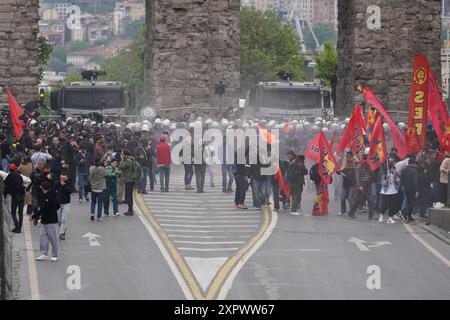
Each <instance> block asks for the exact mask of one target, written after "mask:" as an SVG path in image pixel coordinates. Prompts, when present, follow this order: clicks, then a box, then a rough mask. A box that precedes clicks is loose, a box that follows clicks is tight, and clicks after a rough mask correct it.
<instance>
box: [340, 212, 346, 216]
mask: <svg viewBox="0 0 450 320" xmlns="http://www.w3.org/2000/svg"><path fill="white" fill-rule="evenodd" d="M344 214H347V212H341V211H339V212H338V215H340V216H343V215H344Z"/></svg>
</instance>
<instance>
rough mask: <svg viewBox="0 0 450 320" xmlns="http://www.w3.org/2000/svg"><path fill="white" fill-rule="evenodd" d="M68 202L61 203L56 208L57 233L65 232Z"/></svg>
mask: <svg viewBox="0 0 450 320" xmlns="http://www.w3.org/2000/svg"><path fill="white" fill-rule="evenodd" d="M69 212H70V203H66V204H62V205H61V208H59V210H58V225H59V234H66V230H67V224H68V221H69Z"/></svg>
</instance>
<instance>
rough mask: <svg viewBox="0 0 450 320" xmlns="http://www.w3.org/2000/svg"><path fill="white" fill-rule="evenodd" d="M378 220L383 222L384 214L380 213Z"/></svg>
mask: <svg viewBox="0 0 450 320" xmlns="http://www.w3.org/2000/svg"><path fill="white" fill-rule="evenodd" d="M378 221H379V222H381V223H383V215H382V214H380V217H379V218H378Z"/></svg>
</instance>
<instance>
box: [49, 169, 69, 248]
mask: <svg viewBox="0 0 450 320" xmlns="http://www.w3.org/2000/svg"><path fill="white" fill-rule="evenodd" d="M72 191H73V187H72V183H71V181H70V180H69V177H68V175H67V174H61V176H60V177H59V181H58V182H56V183H55V184H54V186H53V188H52V192H53V194H54V195H55V197H56V200H57V201H58V204H59V205H60V206H61V208H59V210H58V225H59V239H61V240H65V239H66V230H67V223H68V221H69V212H70V194H71V193H72Z"/></svg>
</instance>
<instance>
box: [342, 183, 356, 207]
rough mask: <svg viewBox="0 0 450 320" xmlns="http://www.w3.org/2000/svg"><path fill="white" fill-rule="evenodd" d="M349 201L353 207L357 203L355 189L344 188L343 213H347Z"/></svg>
mask: <svg viewBox="0 0 450 320" xmlns="http://www.w3.org/2000/svg"><path fill="white" fill-rule="evenodd" d="M347 200H348V202H349V204H350V207H352V205H353V202H354V201H355V187H350V188H342V194H341V213H347Z"/></svg>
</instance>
